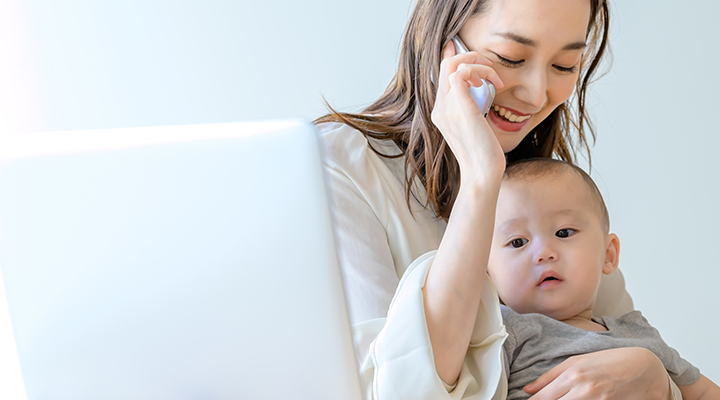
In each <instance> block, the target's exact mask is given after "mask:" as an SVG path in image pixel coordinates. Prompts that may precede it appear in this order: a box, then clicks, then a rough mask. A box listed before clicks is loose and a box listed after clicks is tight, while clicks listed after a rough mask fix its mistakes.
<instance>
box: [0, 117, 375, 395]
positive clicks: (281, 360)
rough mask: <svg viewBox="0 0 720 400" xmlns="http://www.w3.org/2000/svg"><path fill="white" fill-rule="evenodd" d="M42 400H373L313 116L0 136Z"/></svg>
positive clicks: (0, 203)
mask: <svg viewBox="0 0 720 400" xmlns="http://www.w3.org/2000/svg"><path fill="white" fill-rule="evenodd" d="M0 269H1V270H2V277H3V279H4V283H5V291H6V294H7V301H8V307H9V310H10V317H11V320H12V325H13V331H14V335H15V341H16V344H17V353H18V358H19V361H20V368H21V371H22V376H23V380H24V385H25V391H26V393H27V397H28V399H73V400H81V399H92V400H96V399H133V400H136V399H153V400H158V399H313V400H317V399H328V400H330V399H332V400H337V399H349V400H359V399H361V394H360V386H359V379H358V372H357V363H356V360H355V355H354V351H353V344H352V335H351V331H350V325H349V322H348V316H347V309H346V304H345V298H344V294H343V287H342V280H341V273H340V270H339V268H338V263H337V257H336V253H335V248H334V243H333V233H332V227H331V221H330V217H329V210H328V202H327V198H326V192H325V188H324V182H323V173H322V169H321V162H320V157H319V152H318V145H317V137H316V132H315V130H314V128H313V126H312V125H311V124H310V123H308V122H306V121H304V120H283V121H261V122H244V123H232V124H211V125H190V126H169V127H144V128H128V129H109V130H89V131H72V132H47V133H31V134H17V135H2V136H0Z"/></svg>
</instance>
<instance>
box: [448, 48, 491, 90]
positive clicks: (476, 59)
mask: <svg viewBox="0 0 720 400" xmlns="http://www.w3.org/2000/svg"><path fill="white" fill-rule="evenodd" d="M454 52H455V48H454V47H453V45H452V42H451V43H448V44H447V45H446V46H445V47H444V48H443V60H442V61H441V62H440V72H439V74H438V79H439V82H438V90H439V91H440V92H441V93H447V91H448V90H449V88H448V87H447V85H446V80H447V78H448V76H449V75H450V74H452V73H454V72H456V71H457V69H458V66H459V65H460V64H468V65H470V64H478V65H485V66H488V67H490V66H492V65H493V62H492V61H491V60H489V59H488V58H487V57H484V56H481V55H480V54H479V53H477V52H474V51H471V52H468V53H461V54H455V53H454ZM493 72H494V71H493ZM495 76H497V74H496V73H495ZM491 82H493V85H496V87H497V88H498V89H500V88H502V85H503V83H502V81H501V80H500V79H499V78H497V79H496V80H495V81H491Z"/></svg>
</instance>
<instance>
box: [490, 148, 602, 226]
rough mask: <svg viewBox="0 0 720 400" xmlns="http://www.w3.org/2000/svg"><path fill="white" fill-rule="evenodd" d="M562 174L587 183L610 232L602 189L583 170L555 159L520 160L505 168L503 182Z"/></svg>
mask: <svg viewBox="0 0 720 400" xmlns="http://www.w3.org/2000/svg"><path fill="white" fill-rule="evenodd" d="M562 172H573V173H575V174H576V175H577V176H579V177H580V178H582V180H583V182H585V184H586V186H587V188H588V189H589V193H590V197H591V198H593V199H594V200H595V203H596V204H597V207H598V211H599V216H600V222H601V223H602V226H603V228H604V229H605V232H606V233H609V232H610V216H609V214H608V210H607V207H606V206H605V201H604V200H603V197H602V194H601V193H600V189H598V187H597V185H595V182H594V181H593V180H592V178H591V177H590V175H588V174H587V173H586V172H585V171H583V170H582V168H580V167H578V166H576V165H573V164H570V163H568V162H566V161H561V160H556V159H553V158H527V159H524V160H518V161H515V162H513V163H512V164H509V165H508V166H507V167H506V168H505V175H504V176H503V180H508V181H512V180H516V179H529V178H538V177H543V176H548V175H553V174H554V175H557V174H560V173H562Z"/></svg>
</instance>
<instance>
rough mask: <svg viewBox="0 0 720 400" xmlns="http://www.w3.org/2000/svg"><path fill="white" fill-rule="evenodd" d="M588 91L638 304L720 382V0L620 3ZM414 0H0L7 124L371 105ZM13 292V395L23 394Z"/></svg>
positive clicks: (4, 343) (3, 332) (91, 124)
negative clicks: (604, 64) (719, 117)
mask: <svg viewBox="0 0 720 400" xmlns="http://www.w3.org/2000/svg"><path fill="white" fill-rule="evenodd" d="M611 4H612V6H613V12H612V17H613V20H612V26H613V27H612V30H611V40H612V47H613V50H614V63H613V65H612V69H611V70H610V72H609V73H608V75H606V76H605V77H604V78H602V79H601V80H600V81H599V82H598V83H597V84H596V85H595V86H594V87H593V92H592V94H591V96H590V100H589V104H590V106H591V112H592V114H593V116H594V121H595V122H596V125H597V132H598V140H597V144H596V145H595V147H594V148H593V151H592V156H593V158H592V160H593V169H592V175H593V177H594V178H595V179H596V181H597V183H598V185H599V186H600V189H601V190H602V192H603V194H604V195H605V199H606V202H607V204H608V207H609V211H610V215H611V220H612V229H613V231H614V232H616V233H617V234H618V235H619V236H620V239H621V243H622V252H621V269H622V271H623V272H624V274H625V277H626V280H627V286H628V289H629V291H630V293H631V295H632V296H633V298H634V300H635V305H636V307H637V308H638V309H640V310H642V311H643V313H644V314H645V316H646V317H647V318H648V319H649V320H650V322H651V323H653V324H654V325H655V326H656V327H657V328H658V329H659V330H660V332H661V333H662V334H663V337H664V338H665V339H666V340H667V342H668V343H669V344H670V345H672V346H674V347H675V348H676V349H677V350H679V351H680V353H681V354H682V355H683V356H684V357H686V358H687V359H689V360H690V361H692V362H693V363H694V364H695V365H697V366H698V367H699V368H700V369H701V371H702V372H703V373H704V374H705V375H707V376H708V377H710V378H711V379H713V380H714V381H716V382H720V363H718V362H717V360H716V358H717V357H718V356H720V341H719V340H717V339H716V337H717V333H716V332H717V331H718V330H720V323H718V322H717V321H716V319H715V318H714V316H715V314H716V309H717V308H718V306H720V294H718V290H717V286H718V285H717V282H718V281H720V268H718V267H720V262H719V261H718V259H717V257H716V256H715V255H716V253H717V251H718V249H720V245H718V244H717V243H716V241H715V236H716V235H715V231H716V226H718V225H720V211H718V208H717V204H718V203H720V201H719V200H720V198H719V197H720V195H719V194H718V186H719V183H720V180H719V179H718V178H717V176H716V174H715V165H714V163H713V162H712V155H713V153H714V151H715V149H717V148H719V147H720V138H719V137H718V135H719V134H720V129H719V128H718V127H717V123H716V122H715V115H716V113H717V112H716V108H717V107H718V106H720V102H719V101H718V95H717V93H718V92H720V78H718V76H717V75H716V74H715V73H714V71H715V70H716V69H717V68H716V66H717V65H718V62H720V56H718V54H717V51H716V49H717V43H716V42H717V39H719V38H720V28H718V24H717V22H716V21H715V20H714V16H716V15H719V14H720V4H718V3H715V2H705V1H699V0H690V1H688V2H685V3H683V5H682V6H679V5H678V3H677V2H669V1H657V0H655V1H651V0H635V1H619V0H615V1H613V2H612V3H611ZM411 6H412V4H411V2H409V1H407V0H405V1H396V2H387V1H382V2H381V1H375V0H369V1H364V2H360V3H359V2H350V1H327V0H325V1H321V0H308V1H303V2H298V1H283V2H279V3H278V2H269V3H262V2H249V1H231V0H214V1H203V2H200V1H187V0H184V1H176V2H172V3H168V2H164V1H159V0H143V1H140V0H124V1H119V0H104V1H90V0H62V1H57V0H26V1H22V0H0V133H9V132H30V131H46V130H68V129H88V128H112V127H128V126H146V125H170V124H173V125H175V124H192V123H207V122H228V121H241V120H250V119H275V118H284V117H297V116H302V117H306V118H308V119H313V118H315V117H318V116H320V115H321V114H322V112H323V110H324V106H323V104H322V96H325V97H326V98H327V99H328V100H329V101H330V102H331V104H332V105H333V106H335V107H337V108H339V109H341V110H345V111H357V110H359V109H360V108H361V107H362V106H363V105H367V104H368V103H369V102H371V101H372V100H373V99H374V98H376V97H377V96H379V95H380V94H381V93H382V91H383V89H384V88H385V86H386V85H387V83H388V82H389V81H390V78H391V77H392V75H393V73H394V69H395V66H396V57H397V50H398V48H399V43H400V40H401V34H402V31H403V28H404V25H405V22H406V20H407V16H408V14H409V11H410V9H411ZM0 294H2V298H3V299H2V300H1V301H0V397H2V398H5V399H22V398H24V395H23V394H22V389H21V385H20V383H19V382H20V381H19V370H18V367H17V360H16V358H14V354H13V348H12V336H11V334H10V330H9V325H8V321H7V314H6V312H7V311H6V308H5V307H6V306H5V304H4V293H0Z"/></svg>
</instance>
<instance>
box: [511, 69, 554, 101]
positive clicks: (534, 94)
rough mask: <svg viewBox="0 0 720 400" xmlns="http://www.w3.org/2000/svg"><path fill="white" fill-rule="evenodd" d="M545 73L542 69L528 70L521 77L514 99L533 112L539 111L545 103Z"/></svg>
mask: <svg viewBox="0 0 720 400" xmlns="http://www.w3.org/2000/svg"><path fill="white" fill-rule="evenodd" d="M547 79H548V77H547V71H545V69H544V68H539V67H538V68H529V69H526V70H525V73H524V74H523V75H522V76H521V81H520V85H518V87H517V88H516V93H515V97H517V98H518V100H520V101H523V102H525V103H526V104H528V105H529V106H531V107H532V108H534V109H535V110H540V109H541V108H542V107H543V106H544V105H545V103H546V102H547Z"/></svg>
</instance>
